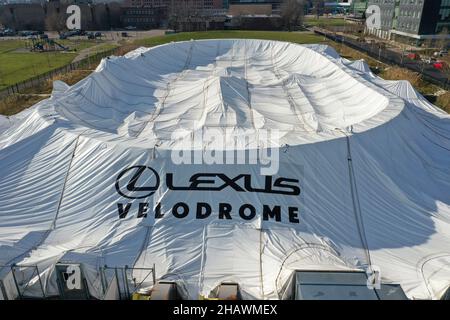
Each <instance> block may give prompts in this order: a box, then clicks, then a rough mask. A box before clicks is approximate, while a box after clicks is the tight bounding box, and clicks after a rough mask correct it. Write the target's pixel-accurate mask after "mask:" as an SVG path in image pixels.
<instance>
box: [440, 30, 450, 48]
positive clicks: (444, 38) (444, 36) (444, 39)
mask: <svg viewBox="0 0 450 320" xmlns="http://www.w3.org/2000/svg"><path fill="white" fill-rule="evenodd" d="M438 36H439V38H438V39H437V47H438V48H439V49H441V50H446V49H447V47H448V45H449V44H450V39H449V38H448V37H449V34H448V28H444V29H442V31H441V32H440V33H439V34H438Z"/></svg>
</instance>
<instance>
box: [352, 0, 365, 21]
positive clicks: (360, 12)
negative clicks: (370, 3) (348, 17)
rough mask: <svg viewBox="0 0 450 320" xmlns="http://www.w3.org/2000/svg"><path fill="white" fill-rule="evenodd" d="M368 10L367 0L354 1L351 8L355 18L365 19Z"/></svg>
mask: <svg viewBox="0 0 450 320" xmlns="http://www.w3.org/2000/svg"><path fill="white" fill-rule="evenodd" d="M366 9H367V0H353V2H352V3H351V6H350V13H351V14H353V15H354V16H355V18H359V19H361V18H363V17H364V16H365V12H366Z"/></svg>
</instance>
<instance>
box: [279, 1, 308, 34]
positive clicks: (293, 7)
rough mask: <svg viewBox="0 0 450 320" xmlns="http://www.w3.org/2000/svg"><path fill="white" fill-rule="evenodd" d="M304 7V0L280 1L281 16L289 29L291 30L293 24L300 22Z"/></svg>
mask: <svg viewBox="0 0 450 320" xmlns="http://www.w3.org/2000/svg"><path fill="white" fill-rule="evenodd" d="M304 8H305V3H304V0H283V2H282V3H281V18H282V19H283V23H284V26H285V27H287V28H288V30H289V31H292V27H293V26H297V25H299V24H301V22H302V20H303V13H304Z"/></svg>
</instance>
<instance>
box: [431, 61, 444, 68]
mask: <svg viewBox="0 0 450 320" xmlns="http://www.w3.org/2000/svg"><path fill="white" fill-rule="evenodd" d="M433 67H434V68H435V69H438V70H444V69H445V68H447V63H446V62H445V61H439V60H438V61H436V62H435V63H433Z"/></svg>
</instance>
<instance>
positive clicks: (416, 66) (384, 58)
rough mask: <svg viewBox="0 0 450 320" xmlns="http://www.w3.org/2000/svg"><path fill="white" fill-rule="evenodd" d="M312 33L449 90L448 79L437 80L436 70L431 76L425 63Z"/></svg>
mask: <svg viewBox="0 0 450 320" xmlns="http://www.w3.org/2000/svg"><path fill="white" fill-rule="evenodd" d="M314 32H315V33H317V34H319V35H321V36H324V37H326V38H327V39H330V40H332V41H335V42H338V43H342V44H344V45H346V46H348V47H350V48H352V49H355V50H358V51H362V52H364V53H365V54H367V55H368V56H369V57H372V58H374V59H376V60H378V61H380V62H383V63H386V64H391V65H398V66H401V67H404V68H407V69H409V70H411V71H414V72H418V73H420V74H421V76H422V78H423V79H424V80H425V81H427V82H429V83H431V84H434V85H437V86H439V87H441V88H443V89H446V90H450V80H449V79H448V77H447V76H445V75H444V74H442V75H441V76H440V77H439V78H437V77H436V74H438V73H439V71H437V70H436V71H435V72H433V73H434V75H433V74H431V72H430V71H429V70H425V63H417V62H415V61H414V60H411V59H409V58H407V57H404V56H403V54H401V53H397V52H394V51H391V50H388V49H383V48H380V47H377V46H375V47H374V45H373V44H367V43H360V42H357V41H355V40H353V39H351V38H348V37H345V36H343V35H337V34H336V33H335V32H333V31H329V30H325V29H319V28H315V29H314Z"/></svg>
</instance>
